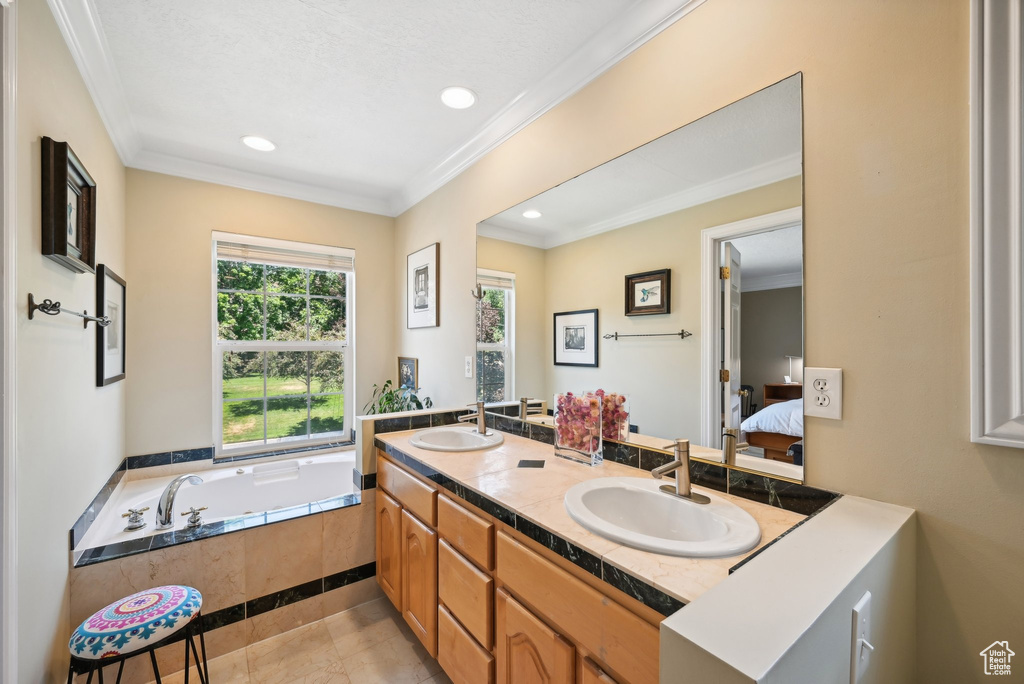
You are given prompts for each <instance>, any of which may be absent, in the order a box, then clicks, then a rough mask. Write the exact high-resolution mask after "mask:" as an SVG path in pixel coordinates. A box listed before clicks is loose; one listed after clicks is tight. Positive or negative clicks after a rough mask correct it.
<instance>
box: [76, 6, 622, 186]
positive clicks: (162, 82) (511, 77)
mask: <svg viewBox="0 0 1024 684" xmlns="http://www.w3.org/2000/svg"><path fill="white" fill-rule="evenodd" d="M92 2H93V3H94V4H95V8H96V11H97V13H98V18H99V25H100V30H101V33H102V36H103V38H104V39H105V41H106V43H107V46H108V50H109V57H110V60H111V61H112V64H113V67H114V70H115V72H116V75H117V78H118V80H119V81H120V86H121V89H122V90H123V93H124V98H125V100H126V103H127V108H128V110H129V112H130V115H131V118H132V119H133V121H134V125H135V127H136V128H137V130H138V134H139V142H140V144H141V147H142V149H144V150H145V151H146V152H148V153H156V154H163V155H170V156H173V157H181V158H186V159H189V160H192V161H198V162H206V163H209V164H215V165H218V166H221V167H226V168H229V169H236V170H244V171H248V172H253V173H257V174H262V175H265V176H270V177H275V178H280V179H286V180H288V181H292V182H297V183H303V184H309V185H313V186H319V187H325V188H334V189H339V190H344V191H346V192H350V193H355V194H358V195H362V196H365V197H370V198H377V199H382V200H384V199H387V198H389V197H391V196H393V195H394V193H395V192H396V191H398V190H399V189H400V188H401V187H402V186H403V185H405V184H407V183H408V182H409V181H410V180H411V179H412V178H414V177H415V176H416V175H417V174H421V173H423V172H424V170H425V169H429V168H431V167H432V166H433V165H436V164H437V163H438V162H439V161H440V160H442V159H444V157H445V155H446V154H448V153H450V152H451V151H452V150H453V149H455V148H457V147H458V146H459V145H460V144H462V143H464V142H465V141H466V140H467V139H468V138H470V137H471V136H472V135H473V134H474V133H476V132H477V131H478V130H480V129H481V127H483V126H484V125H485V124H486V123H487V122H488V120H489V119H491V118H492V117H494V116H495V115H496V114H498V113H499V112H500V111H501V110H502V109H503V108H504V107H506V106H508V105H509V103H510V102H512V101H513V100H515V99H516V98H517V97H518V96H520V94H521V93H523V92H524V91H525V90H527V89H529V88H530V86H531V85H533V84H534V83H536V82H537V81H538V80H539V79H541V78H542V77H544V76H545V75H546V74H548V73H549V72H551V71H552V70H553V69H555V68H556V67H557V66H558V65H559V64H561V63H562V62H563V61H564V60H566V58H567V57H568V56H570V55H571V54H572V53H573V52H574V51H576V50H577V48H579V47H580V46H581V45H583V44H584V43H585V42H586V41H587V40H588V39H589V38H591V37H592V36H593V35H594V34H595V33H597V32H598V31H599V30H600V29H601V28H602V27H604V26H606V25H607V24H610V23H612V22H615V21H617V20H620V19H621V18H622V16H623V14H624V13H626V12H628V11H630V10H631V9H634V7H635V6H636V5H639V4H642V3H641V2H640V0H557V1H555V2H552V1H551V0H515V1H514V2H509V1H508V0H430V1H429V2H422V1H414V0H374V1H371V0H276V1H274V2H271V1H270V0H215V1H211V0H145V1H144V2H140V1H139V0H92ZM449 85H464V86H467V87H469V88H472V89H473V90H474V91H476V93H477V95H478V98H479V99H478V103H477V105H476V106H475V107H473V108H471V109H468V110H461V111H456V110H452V109H448V108H447V107H445V106H444V105H442V104H441V102H440V99H439V93H440V91H441V89H442V88H444V87H446V86H449ZM247 134H253V135H260V136H263V137H266V138H269V139H270V140H272V141H274V142H275V143H276V144H277V146H278V149H277V151H275V152H273V153H270V154H265V153H259V152H255V151H252V150H249V149H248V148H246V147H244V146H242V145H241V143H240V142H239V138H240V136H242V135H247Z"/></svg>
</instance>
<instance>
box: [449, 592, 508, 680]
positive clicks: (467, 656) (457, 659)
mask: <svg viewBox="0 0 1024 684" xmlns="http://www.w3.org/2000/svg"><path fill="white" fill-rule="evenodd" d="M437 661H438V662H439V663H441V667H443V668H444V671H445V672H446V673H447V674H448V676H449V677H451V680H452V681H453V682H454V683H455V684H494V656H492V655H491V654H490V653H488V652H487V651H485V650H484V649H482V648H480V646H479V645H477V643H476V642H475V641H473V637H471V636H470V635H469V633H468V632H467V631H466V630H464V629H463V628H462V625H460V624H459V623H458V622H457V621H456V620H455V618H453V617H452V616H451V613H449V612H448V611H447V610H446V609H445V608H444V607H443V606H442V607H441V608H439V609H438V613H437Z"/></svg>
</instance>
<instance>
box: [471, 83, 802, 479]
mask: <svg viewBox="0 0 1024 684" xmlns="http://www.w3.org/2000/svg"><path fill="white" fill-rule="evenodd" d="M802 128H803V120H802V110H801V76H800V74H796V75H794V76H791V77H789V78H787V79H785V80H783V81H781V82H779V83H776V84H774V85H771V86H769V87H766V88H764V89H763V90H760V91H758V92H756V93H753V94H751V95H749V96H748V97H745V98H743V99H742V100H739V101H737V102H734V103H733V104H731V105H729V106H727V107H724V108H723V109H720V110H718V111H716V112H714V113H712V114H709V115H708V116H705V117H704V118H702V119H699V120H697V121H695V122H693V123H691V124H688V125H686V126H683V127H682V128H679V129H677V130H675V131H672V132H671V133H668V134H666V135H664V136H662V137H660V138H658V139H656V140H653V141H651V142H649V143H647V144H646V145H643V146H642V147H639V148H637V149H635V150H632V151H631V152H629V153H627V154H624V155H622V156H620V157H617V158H615V159H613V160H611V161H609V162H607V163H605V164H603V165H601V166H599V167H597V168H595V169H592V170H590V171H588V172H586V173H584V174H582V175H580V176H577V177H576V178H573V179H571V180H569V181H566V182H565V183H562V184H561V185H558V186H557V187H554V188H551V189H550V190H548V191H546V192H543V193H541V194H539V195H537V196H536V197H532V198H530V199H529V200H527V201H525V202H522V203H520V204H518V205H516V206H514V207H511V208H510V209H507V210H505V211H503V212H501V213H500V214H497V215H495V216H492V217H491V218H489V219H487V220H485V221H482V222H481V223H480V224H479V225H478V228H477V273H478V282H479V284H480V293H481V294H482V295H483V296H482V298H480V299H479V301H478V304H477V307H478V308H477V331H476V335H477V340H476V342H477V395H478V399H483V400H485V401H488V402H493V401H514V400H518V399H520V398H522V397H529V398H532V399H535V400H538V401H540V402H545V403H544V404H543V408H544V409H549V408H551V406H552V403H553V402H552V398H553V397H554V395H555V394H558V393H562V392H566V391H572V392H584V391H596V390H598V389H603V390H605V391H606V392H617V393H621V394H624V395H626V396H627V397H628V406H629V413H630V419H629V423H630V436H629V440H630V441H636V442H637V443H639V444H643V445H645V446H662V445H667V444H668V443H669V442H670V441H671V440H673V439H676V438H679V437H682V438H687V439H689V440H690V441H691V444H692V445H694V449H693V451H692V454H693V456H694V457H697V458H703V459H707V460H720V458H721V456H720V455H721V451H720V445H721V443H722V434H723V428H738V429H740V430H741V433H740V436H739V439H738V442H739V446H740V451H739V454H738V455H737V457H736V465H737V466H738V467H742V468H745V469H748V470H754V471H757V472H766V473H771V474H773V475H777V476H782V477H787V478H790V479H793V480H802V479H803V464H804V459H805V458H806V451H805V448H804V447H805V445H804V444H803V399H802V397H803V386H802V380H803V377H802V375H803V373H802V371H803V339H804V338H803V329H804V325H803V301H804V296H803V295H804V292H803V287H804V284H803V212H802V204H803V175H802V159H803V143H802V139H803V135H802ZM723 276H727V277H723ZM547 413H548V412H547V411H546V410H545V411H543V412H541V413H540V414H538V415H535V416H531V417H530V420H536V421H541V422H545V421H548V422H549V421H550V420H551V417H550V415H547ZM701 447H704V448H701Z"/></svg>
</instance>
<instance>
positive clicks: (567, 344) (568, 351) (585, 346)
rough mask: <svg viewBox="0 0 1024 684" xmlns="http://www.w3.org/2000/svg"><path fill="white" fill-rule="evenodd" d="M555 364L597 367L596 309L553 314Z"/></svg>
mask: <svg viewBox="0 0 1024 684" xmlns="http://www.w3.org/2000/svg"><path fill="white" fill-rule="evenodd" d="M554 319H555V328H554V337H555V339H554V343H555V365H556V366H589V367H592V368H596V367H597V309H583V310H580V311H563V312H561V313H556V314H555V316H554Z"/></svg>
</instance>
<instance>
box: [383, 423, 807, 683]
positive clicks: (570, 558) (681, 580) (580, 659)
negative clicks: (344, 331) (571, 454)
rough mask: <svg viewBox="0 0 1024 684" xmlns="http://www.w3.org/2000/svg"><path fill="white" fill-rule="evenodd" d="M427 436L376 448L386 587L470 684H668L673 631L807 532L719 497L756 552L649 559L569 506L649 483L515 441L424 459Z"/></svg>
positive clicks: (508, 437) (750, 504) (449, 668)
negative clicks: (601, 485) (664, 670)
mask: <svg viewBox="0 0 1024 684" xmlns="http://www.w3.org/2000/svg"><path fill="white" fill-rule="evenodd" d="M415 435H416V432H415V431H413V432H393V433H388V434H382V435H380V436H378V437H377V438H376V440H375V445H376V459H377V462H376V468H377V473H376V477H377V494H376V512H375V515H376V535H377V539H376V554H377V558H376V559H377V579H378V582H379V584H380V586H381V588H382V589H383V591H384V593H385V594H386V595H387V597H388V598H389V599H390V600H391V602H392V603H394V605H395V606H396V607H397V608H398V609H399V611H401V613H402V615H403V617H404V619H405V621H406V622H407V623H408V624H409V626H410V627H411V628H412V630H413V632H414V633H415V634H416V636H417V638H418V639H419V640H420V641H421V643H422V644H423V646H424V647H425V648H426V649H427V651H428V652H429V653H430V654H431V655H433V656H435V657H436V658H437V659H438V660H439V662H440V663H441V665H442V667H444V669H445V671H446V672H447V673H448V675H449V676H450V677H451V678H452V679H453V680H454V681H455V682H456V683H457V684H480V683H483V682H488V683H490V682H500V683H502V684H511V683H512V682H521V681H544V682H552V683H559V684H561V683H566V682H585V683H588V684H589V683H594V684H596V683H597V682H603V683H609V682H620V683H624V682H632V683H635V684H645V683H653V682H657V681H658V677H659V651H660V636H659V625H660V623H661V622H662V621H663V620H664V619H665V617H667V616H669V615H672V614H674V613H676V612H677V611H678V610H679V609H680V608H682V607H683V606H684V605H685V604H687V603H689V602H690V601H692V600H694V599H695V598H697V597H698V596H700V595H701V594H703V593H704V592H705V591H707V590H708V589H710V588H711V587H713V586H715V585H716V584H718V583H719V582H721V581H722V580H724V579H726V578H727V577H728V576H729V573H730V571H731V570H732V569H734V568H735V567H736V566H737V565H738V564H740V563H742V561H743V560H744V559H745V558H747V557H749V556H750V555H751V554H753V553H756V552H757V550H758V549H760V548H763V547H764V546H765V545H766V544H768V543H770V542H772V541H773V540H774V539H776V538H777V537H778V536H779V535H780V534H782V533H784V532H786V531H787V530H789V529H791V528H792V527H793V526H794V525H796V524H798V523H799V522H800V521H802V520H803V519H804V518H805V516H803V515H801V514H799V513H795V512H792V511H786V510H782V509H780V508H777V507H772V506H768V505H765V504H761V503H757V502H754V501H750V500H747V499H743V498H740V497H733V496H729V495H727V494H719V496H722V497H726V498H727V499H729V500H730V501H732V502H734V503H735V504H736V505H737V506H739V507H741V508H742V509H743V510H744V511H746V512H747V513H749V514H750V515H751V516H753V517H754V519H755V520H757V522H758V525H759V527H760V528H761V540H760V542H759V543H758V545H757V547H756V548H755V549H754V550H752V551H750V552H747V553H745V554H740V555H736V556H733V557H730V558H687V557H673V556H665V555H660V554H655V553H649V552H645V551H640V550H637V549H633V548H628V547H626V546H622V545H620V544H617V543H615V542H612V541H609V540H607V539H605V538H603V537H600V536H598V535H596V534H593V533H591V532H588V531H587V530H586V529H584V528H583V527H581V526H580V525H578V524H577V523H575V522H574V521H573V520H572V519H571V518H570V517H569V515H568V513H567V512H566V509H565V506H564V502H563V500H564V497H565V493H566V492H567V491H568V490H569V489H570V488H571V487H572V486H574V485H576V484H579V483H581V482H584V481H588V480H593V479H597V478H603V477H632V478H646V479H649V478H650V474H649V473H648V472H645V471H643V470H640V469H638V468H632V467H629V466H626V465H623V464H619V463H613V462H605V463H604V464H602V465H600V466H597V467H593V468H591V467H589V466H585V465H582V464H578V463H574V462H570V461H567V460H564V459H560V458H557V457H555V455H554V453H553V450H552V447H551V446H550V445H547V444H543V443H541V442H538V441H534V440H530V439H526V438H523V437H519V436H517V435H514V434H505V435H504V443H503V444H502V445H501V446H500V447H497V448H493V449H489V450H486V451H473V452H462V453H445V452H438V451H428V450H424V449H420V448H418V447H416V446H414V445H413V444H412V440H413V439H414V436H415Z"/></svg>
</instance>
